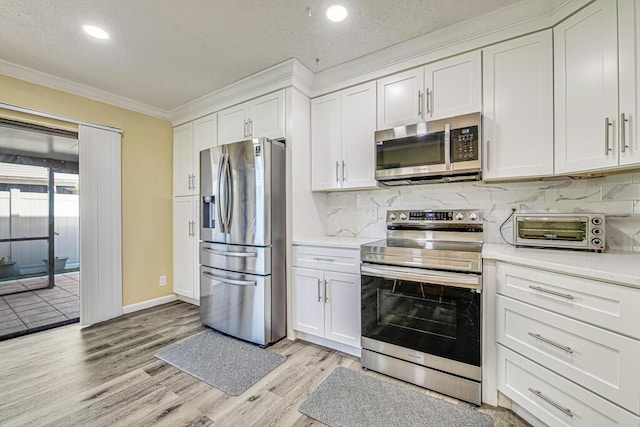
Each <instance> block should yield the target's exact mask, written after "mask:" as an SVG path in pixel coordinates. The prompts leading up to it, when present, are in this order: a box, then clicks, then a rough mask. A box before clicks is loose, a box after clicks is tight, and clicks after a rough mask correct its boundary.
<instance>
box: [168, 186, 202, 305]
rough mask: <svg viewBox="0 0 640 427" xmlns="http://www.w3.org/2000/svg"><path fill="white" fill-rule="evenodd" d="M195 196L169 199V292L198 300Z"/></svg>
mask: <svg viewBox="0 0 640 427" xmlns="http://www.w3.org/2000/svg"><path fill="white" fill-rule="evenodd" d="M197 204H198V198H197V196H185V197H174V199H173V292H174V293H176V294H178V295H181V296H183V297H187V298H192V299H194V300H198V299H199V298H200V284H199V274H198V219H197V218H198V213H197Z"/></svg>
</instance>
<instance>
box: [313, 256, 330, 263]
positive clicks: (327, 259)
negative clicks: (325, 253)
mask: <svg viewBox="0 0 640 427" xmlns="http://www.w3.org/2000/svg"><path fill="white" fill-rule="evenodd" d="M313 260H314V261H326V262H334V261H335V260H334V259H333V258H320V257H313Z"/></svg>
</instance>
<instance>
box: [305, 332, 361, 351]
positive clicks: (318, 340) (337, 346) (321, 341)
mask: <svg viewBox="0 0 640 427" xmlns="http://www.w3.org/2000/svg"><path fill="white" fill-rule="evenodd" d="M295 336H296V339H299V340H303V341H307V342H310V343H313V344H317V345H321V346H323V347H328V348H332V349H334V350H338V351H341V352H343V353H347V354H350V355H352V356H355V357H360V355H361V353H362V349H361V348H358V347H351V346H350V345H345V344H342V343H339V342H335V341H331V340H328V339H326V338H322V337H317V336H315V335H311V334H306V333H304V332H300V331H295Z"/></svg>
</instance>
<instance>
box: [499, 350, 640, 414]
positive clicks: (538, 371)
mask: <svg viewBox="0 0 640 427" xmlns="http://www.w3.org/2000/svg"><path fill="white" fill-rule="evenodd" d="M497 368H498V390H500V391H501V392H502V393H503V394H504V395H505V396H507V397H509V398H510V399H511V400H513V401H514V402H515V403H517V404H518V405H520V406H522V407H523V408H524V409H526V410H527V411H529V412H530V413H531V414H533V415H535V416H536V417H537V418H538V419H540V420H541V421H543V422H545V423H546V424H548V425H550V426H590V427H592V426H599V427H606V426H636V427H638V426H640V418H638V417H637V416H635V415H633V414H631V413H630V412H627V411H625V410H624V409H622V408H620V407H618V406H616V405H614V404H612V403H610V402H608V401H606V400H604V399H603V398H601V397H599V396H596V395H595V394H593V393H591V392H589V391H587V390H585V389H583V388H582V387H580V386H577V385H576V384H574V383H572V382H570V381H567V380H566V379H564V378H562V377H560V376H559V375H556V374H554V373H553V372H551V371H549V370H547V369H545V368H543V367H542V366H540V365H537V364H536V363H533V362H532V361H530V360H528V359H526V358H524V357H522V356H520V355H519V354H516V353H514V352H513V351H510V350H509V349H507V348H505V347H502V346H501V345H498V367H497Z"/></svg>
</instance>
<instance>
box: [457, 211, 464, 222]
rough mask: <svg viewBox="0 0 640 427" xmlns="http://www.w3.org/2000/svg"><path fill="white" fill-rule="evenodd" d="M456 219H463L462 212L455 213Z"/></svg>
mask: <svg viewBox="0 0 640 427" xmlns="http://www.w3.org/2000/svg"><path fill="white" fill-rule="evenodd" d="M456 219H457V220H458V221H462V220H463V219H464V214H463V213H462V212H458V213H457V214H456Z"/></svg>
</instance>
